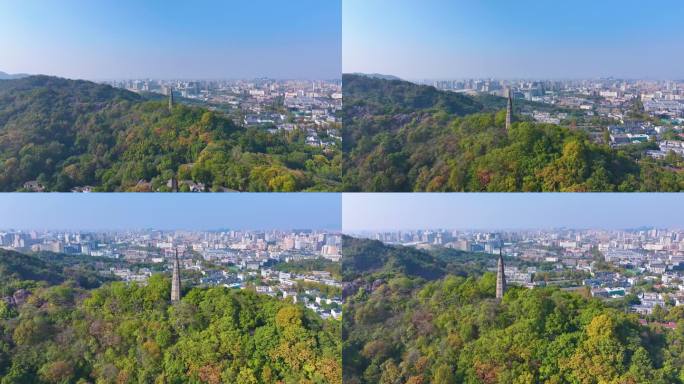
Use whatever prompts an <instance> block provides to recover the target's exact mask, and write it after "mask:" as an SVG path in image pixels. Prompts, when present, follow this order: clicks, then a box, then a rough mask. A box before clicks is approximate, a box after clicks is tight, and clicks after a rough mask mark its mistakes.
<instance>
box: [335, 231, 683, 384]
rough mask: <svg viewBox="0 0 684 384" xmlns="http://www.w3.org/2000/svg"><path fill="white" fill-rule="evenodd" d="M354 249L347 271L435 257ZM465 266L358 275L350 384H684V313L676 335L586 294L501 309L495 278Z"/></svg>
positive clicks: (350, 289) (359, 245) (535, 297)
mask: <svg viewBox="0 0 684 384" xmlns="http://www.w3.org/2000/svg"><path fill="white" fill-rule="evenodd" d="M345 244H351V245H352V246H350V247H344V248H343V252H344V254H343V257H344V260H345V261H346V262H347V264H346V265H348V266H351V265H359V264H358V262H357V261H356V259H358V258H361V259H364V260H367V259H372V258H374V256H377V257H379V258H382V259H383V260H386V262H388V263H393V262H394V261H395V260H397V259H398V258H401V256H399V255H398V254H399V253H406V252H422V253H423V255H422V256H421V257H422V259H423V262H424V263H430V261H429V260H430V259H431V258H434V256H432V255H431V253H428V252H425V251H415V250H412V251H406V250H402V249H401V248H399V247H386V248H385V249H383V248H382V247H381V246H380V245H379V244H377V243H373V242H368V241H365V240H353V239H345ZM362 252H363V254H362ZM371 252H375V253H371ZM491 259H492V261H493V259H494V258H491ZM455 263H458V262H457V261H455ZM431 264H440V262H439V261H437V260H435V261H433V262H431ZM462 264H464V266H463V268H464V269H466V270H469V271H471V272H470V273H469V274H468V275H466V276H463V275H454V274H445V275H441V276H435V277H433V278H425V276H420V275H418V274H416V273H415V272H416V271H415V270H411V269H403V270H402V269H396V268H393V267H391V266H389V265H388V266H385V267H383V268H380V269H377V268H374V269H371V270H370V271H369V272H367V273H359V272H360V271H358V270H357V271H356V272H355V273H356V274H355V277H354V279H353V280H349V281H347V286H346V288H345V307H344V317H343V361H344V382H345V383H436V384H442V383H444V384H447V383H473V384H475V383H478V384H480V383H488V384H489V383H492V384H493V383H501V384H504V383H506V384H509V383H529V384H533V383H559V384H560V383H582V384H599V383H616V384H617V383H663V384H664V383H684V369H682V366H683V365H682V363H684V349H683V348H684V313H682V311H678V312H674V311H673V313H672V314H670V316H671V320H673V321H678V326H677V329H676V330H668V329H664V328H662V327H660V326H659V325H647V326H645V325H642V324H640V323H639V321H638V318H637V316H636V315H634V314H629V313H627V312H626V311H625V310H624V309H625V308H624V303H619V302H618V303H613V304H611V305H609V304H607V303H605V302H602V301H600V300H598V299H593V298H591V297H590V296H589V295H587V294H586V292H583V291H579V292H571V291H563V290H561V289H559V288H534V289H526V288H519V287H511V288H510V289H509V290H508V291H507V292H506V294H505V296H504V298H503V300H502V301H501V302H498V301H497V300H496V299H495V297H494V296H495V295H494V293H495V285H496V281H495V280H496V279H495V275H494V274H492V273H490V272H484V273H475V272H472V271H477V270H478V269H479V270H481V271H486V269H485V268H480V267H477V265H476V266H475V268H473V266H470V267H468V266H466V265H467V264H472V260H469V259H468V258H465V259H463V261H462Z"/></svg>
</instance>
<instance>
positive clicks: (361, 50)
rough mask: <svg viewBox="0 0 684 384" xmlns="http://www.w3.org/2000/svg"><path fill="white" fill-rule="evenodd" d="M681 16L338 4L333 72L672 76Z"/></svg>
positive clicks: (621, 7)
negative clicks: (338, 47)
mask: <svg viewBox="0 0 684 384" xmlns="http://www.w3.org/2000/svg"><path fill="white" fill-rule="evenodd" d="M663 9H667V10H668V12H663ZM677 10H679V12H678V11H677ZM681 11H682V4H681V3H678V2H675V1H665V2H661V3H660V4H659V7H647V8H644V7H642V6H640V4H639V3H638V2H635V1H628V2H617V1H608V2H601V3H599V4H597V3H591V2H589V1H587V0H582V1H580V2H579V3H577V2H572V3H570V2H565V3H556V2H554V3H549V2H542V1H538V0H525V1H523V2H516V3H510V2H504V1H494V2H465V1H458V2H452V1H445V0H430V1H427V2H420V3H416V2H410V1H405V0H401V1H396V2H393V3H392V6H391V7H389V6H387V3H385V2H381V1H371V2H367V1H359V0H345V1H344V4H343V8H342V25H343V26H342V29H343V44H342V51H343V64H342V68H343V71H344V72H345V73H352V72H362V73H382V74H389V75H396V76H399V77H402V78H405V79H407V80H419V79H454V78H468V77H472V78H491V77H495V78H535V79H538V78H544V79H560V78H564V79H576V78H599V77H610V76H612V77H620V78H643V79H665V78H667V79H681V78H683V77H684V73H682V71H681V69H680V68H678V66H677V64H676V63H677V62H678V61H681V58H682V57H681V53H680V52H681V50H679V48H678V47H679V41H681V39H682V37H683V34H684V33H683V32H682V31H681V30H679V29H678V28H677V17H678V15H679V14H681ZM653 23H655V24H657V25H658V28H652V26H653ZM654 58H658V59H657V60H654Z"/></svg>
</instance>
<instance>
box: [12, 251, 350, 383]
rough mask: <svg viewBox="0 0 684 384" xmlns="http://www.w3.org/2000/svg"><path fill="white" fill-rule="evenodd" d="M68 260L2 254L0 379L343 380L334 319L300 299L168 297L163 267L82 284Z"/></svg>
mask: <svg viewBox="0 0 684 384" xmlns="http://www.w3.org/2000/svg"><path fill="white" fill-rule="evenodd" d="M76 259H78V257H76ZM74 262H78V260H76V261H75V260H74V259H73V258H71V257H70V256H60V255H55V254H42V255H37V256H27V255H21V254H18V253H16V252H4V251H3V252H1V253H0V281H1V282H2V288H3V291H5V289H8V291H6V292H5V293H3V296H2V297H1V298H0V383H2V384H10V383H12V384H14V383H17V384H23V383H26V384H28V383H38V384H51V383H189V382H190V383H208V384H220V383H251V384H260V383H264V384H266V383H283V384H285V383H311V384H314V383H330V384H341V382H342V377H341V371H342V365H341V335H340V331H341V328H340V322H339V321H337V320H334V319H329V320H324V319H322V318H321V317H320V316H318V315H317V314H316V313H315V312H313V311H311V310H309V309H308V308H305V307H304V305H303V304H301V303H300V304H293V303H290V302H286V301H283V300H280V299H278V298H273V297H270V296H268V295H260V294H256V293H255V292H252V291H249V290H230V289H227V288H223V287H217V288H192V289H187V288H186V289H185V290H184V292H183V297H182V299H181V301H180V302H178V303H175V304H172V303H171V302H170V300H169V297H170V293H171V284H170V279H169V278H168V277H166V276H164V275H162V274H155V275H153V276H152V277H150V278H149V280H148V281H147V283H146V284H144V285H142V284H136V283H124V282H109V283H105V284H103V285H102V286H100V287H98V288H95V289H85V287H84V286H82V285H80V284H77V283H75V282H74V280H73V279H72V278H71V277H70V276H67V274H66V273H65V268H66V267H65V266H66V265H72V266H73V264H74ZM8 277H11V280H12V282H13V283H14V285H13V286H12V287H10V286H9V285H8V281H7V279H8ZM24 279H27V280H24ZM10 288H11V290H9V289H10Z"/></svg>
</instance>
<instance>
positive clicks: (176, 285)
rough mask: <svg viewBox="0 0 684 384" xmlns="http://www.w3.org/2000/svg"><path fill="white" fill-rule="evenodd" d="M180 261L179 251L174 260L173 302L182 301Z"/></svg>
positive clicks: (172, 277)
mask: <svg viewBox="0 0 684 384" xmlns="http://www.w3.org/2000/svg"><path fill="white" fill-rule="evenodd" d="M179 269H180V261H179V260H178V249H176V254H175V255H174V258H173V274H172V276H171V302H174V303H175V302H177V301H179V300H180V292H181V280H180V271H179Z"/></svg>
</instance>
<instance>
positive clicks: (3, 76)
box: [0, 71, 31, 80]
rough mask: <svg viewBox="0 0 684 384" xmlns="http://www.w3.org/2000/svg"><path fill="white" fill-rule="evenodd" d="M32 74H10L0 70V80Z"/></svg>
mask: <svg viewBox="0 0 684 384" xmlns="http://www.w3.org/2000/svg"><path fill="white" fill-rule="evenodd" d="M29 76H31V75H29V74H26V73H15V74H9V73H5V72H2V71H0V80H13V79H21V78H24V77H29Z"/></svg>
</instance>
